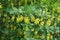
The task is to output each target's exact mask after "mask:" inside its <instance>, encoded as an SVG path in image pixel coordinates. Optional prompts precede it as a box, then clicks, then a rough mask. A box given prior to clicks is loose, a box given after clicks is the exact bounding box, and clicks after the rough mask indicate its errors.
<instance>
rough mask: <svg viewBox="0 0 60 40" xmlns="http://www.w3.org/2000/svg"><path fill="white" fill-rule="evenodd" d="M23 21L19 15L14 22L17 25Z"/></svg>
mask: <svg viewBox="0 0 60 40" xmlns="http://www.w3.org/2000/svg"><path fill="white" fill-rule="evenodd" d="M22 21H23V16H22V15H21V16H18V17H17V18H16V22H17V23H19V22H22Z"/></svg>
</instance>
